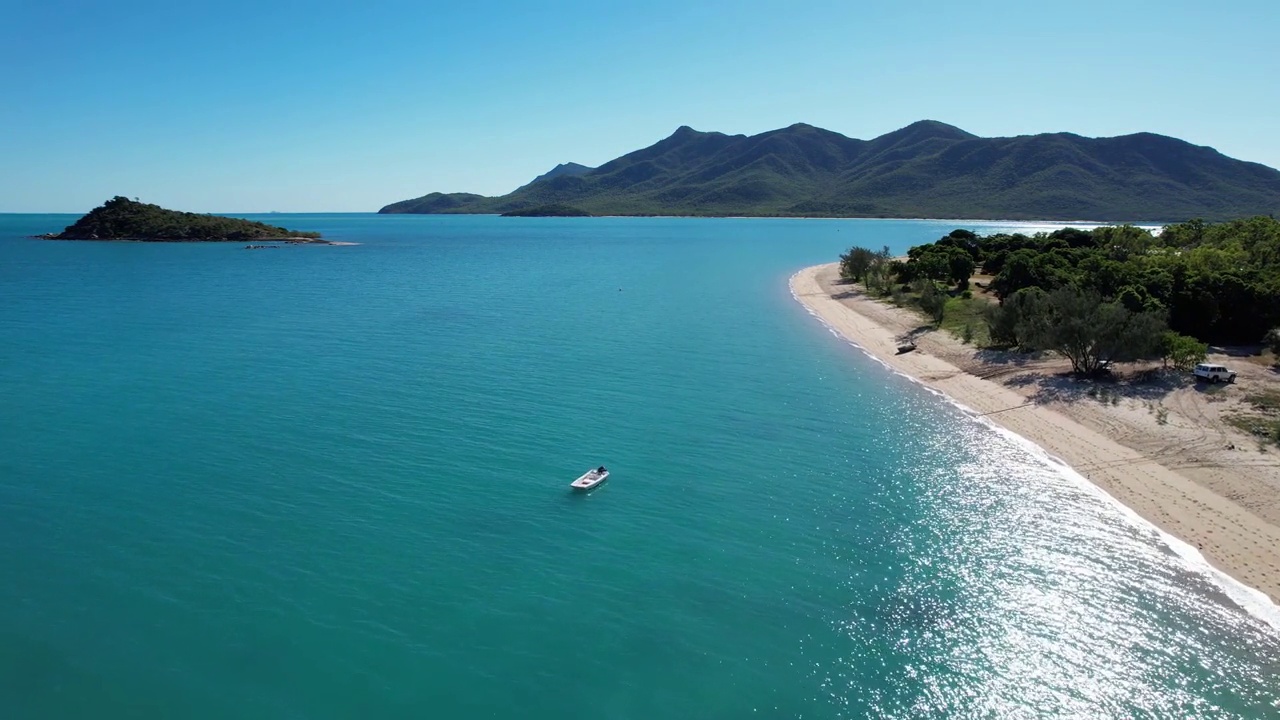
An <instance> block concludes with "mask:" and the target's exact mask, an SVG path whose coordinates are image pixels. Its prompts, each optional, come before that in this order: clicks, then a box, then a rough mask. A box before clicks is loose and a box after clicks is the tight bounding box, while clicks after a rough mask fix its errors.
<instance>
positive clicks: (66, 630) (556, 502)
mask: <svg viewBox="0 0 1280 720" xmlns="http://www.w3.org/2000/svg"><path fill="white" fill-rule="evenodd" d="M73 219H74V218H72V217H68V216H13V215H10V216H3V215H0V394H2V395H3V397H4V398H5V402H4V403H3V404H0V701H3V705H4V706H5V707H8V708H12V709H14V710H15V712H13V713H8V712H6V713H5V716H6V717H19V718H26V717H31V718H47V717H78V716H81V717H87V716H92V717H95V718H113V717H179V716H180V717H191V718H199V717H211V718H212V717H242V718H253V717H264V718H265V717H271V718H281V717H286V718H288V717H298V718H302V717H306V718H318V717H334V718H339V717H353V716H367V717H423V716H431V717H473V716H484V717H522V718H525V717H535V718H536V717H547V718H553V717H554V718H561V717H601V716H604V717H615V718H631V717H634V718H650V717H690V716H698V717H709V718H710V717H723V718H740V717H743V716H745V715H748V714H751V713H754V714H757V715H759V716H763V717H801V716H803V717H807V718H837V717H866V716H869V715H870V716H882V717H919V716H921V715H941V716H948V717H990V716H998V717H1042V716H1090V717H1135V716H1147V717H1192V716H1193V717H1268V716H1280V706H1278V705H1277V704H1276V702H1277V701H1276V697H1277V696H1280V684H1278V682H1277V679H1276V678H1277V676H1280V635H1277V633H1276V631H1274V630H1272V629H1271V628H1269V627H1268V626H1267V625H1266V624H1264V623H1262V622H1260V621H1259V620H1257V619H1256V618H1254V617H1252V616H1250V615H1249V614H1247V613H1245V612H1243V611H1242V610H1241V609H1240V608H1239V607H1238V606H1237V605H1236V604H1235V603H1234V602H1232V600H1231V599H1230V598H1229V597H1228V596H1227V595H1226V594H1225V593H1224V592H1223V591H1222V589H1221V587H1220V586H1218V585H1217V584H1215V582H1214V581H1213V580H1212V578H1211V577H1209V576H1207V575H1204V574H1202V573H1199V572H1197V571H1196V570H1195V568H1194V567H1193V566H1191V565H1189V564H1188V562H1187V561H1185V560H1183V559H1182V558H1180V557H1178V556H1177V555H1175V554H1174V553H1172V552H1171V551H1170V550H1169V548H1168V547H1167V546H1166V545H1165V544H1164V543H1162V542H1161V540H1160V538H1159V536H1158V535H1157V534H1156V533H1155V532H1154V531H1153V530H1152V529H1150V528H1149V527H1145V526H1141V525H1137V524H1135V523H1133V522H1132V521H1131V520H1130V519H1129V518H1128V517H1127V516H1126V514H1125V513H1123V512H1122V511H1120V510H1119V509H1117V508H1115V507H1114V506H1113V505H1112V504H1111V503H1109V502H1108V501H1107V500H1106V499H1105V498H1103V497H1101V496H1100V495H1099V494H1098V493H1096V492H1093V491H1091V490H1090V489H1089V488H1088V487H1087V486H1082V485H1081V484H1080V482H1079V479H1078V478H1076V477H1074V476H1073V475H1072V474H1071V473H1069V472H1064V471H1063V470H1062V469H1061V468H1059V467H1057V466H1056V465H1054V464H1053V463H1051V462H1049V461H1048V460H1046V459H1045V458H1043V457H1042V456H1040V455H1038V454H1037V453H1035V452H1032V451H1030V450H1028V449H1027V448H1026V447H1025V446H1024V445H1023V444H1022V443H1020V442H1018V441H1017V440H1016V439H1014V438H1009V437H1007V436H1005V435H1003V434H1001V433H1000V432H998V431H996V430H994V429H992V428H990V427H987V426H985V425H983V424H981V423H980V422H978V421H975V420H974V419H973V418H971V417H968V416H967V415H966V414H965V413H963V412H962V411H961V410H959V409H957V408H955V407H953V406H951V405H949V404H947V403H946V402H944V401H942V400H941V399H939V398H938V397H935V396H934V395H932V394H930V393H928V392H927V391H925V390H924V389H922V388H919V387H918V386H916V385H914V384H912V383H910V382H908V381H906V380H905V379H903V378H900V377H897V376H895V375H892V374H891V373H889V372H888V371H887V370H885V369H884V368H882V367H881V366H880V365H878V364H876V363H874V362H872V361H871V360H869V359H867V358H865V357H863V356H862V355H861V354H859V353H857V352H856V351H854V350H853V349H851V348H850V347H849V346H848V345H846V344H844V343H842V342H840V341H839V340H837V339H836V338H834V337H832V336H831V335H830V334H829V333H828V332H827V331H826V330H825V329H824V328H823V327H822V326H821V325H820V324H819V323H818V322H817V321H815V320H814V319H812V318H811V317H809V316H808V315H807V314H806V313H805V311H804V309H803V308H802V307H800V306H799V305H798V304H796V303H795V302H794V301H793V300H792V298H791V297H790V295H789V294H788V291H787V287H786V280H787V278H788V276H789V275H790V274H791V273H792V272H794V271H795V270H796V269H798V268H800V267H803V266H805V265H810V264H813V263H816V262H823V261H828V260H832V259H834V257H835V255H836V254H837V253H838V252H840V251H841V250H843V249H846V248H847V247H848V246H849V245H851V244H854V243H859V244H865V245H870V246H873V247H879V246H880V245H885V244H887V245H889V246H890V247H891V249H893V250H894V251H895V252H898V251H903V250H905V249H906V248H907V247H908V246H910V245H912V244H917V243H920V242H926V241H929V240H932V239H935V238H936V237H938V236H940V235H942V234H944V233H946V232H948V231H949V230H951V229H952V228H953V227H955V226H956V225H957V223H947V222H927V221H873V220H848V221H836V220H833V221H817V220H812V221H796V220H709V219H621V218H608V219H605V218H592V219H550V218H530V219H513V218H495V217H430V216H417V217H415V216H373V215H310V216H308V215H297V216H279V215H273V216H270V218H269V219H270V220H271V221H272V222H275V223H281V224H285V225H288V226H289V227H296V228H299V229H318V230H321V231H323V232H324V233H325V234H326V236H327V237H331V238H333V239H336V240H347V241H354V242H359V243H361V244H360V245H357V246H352V247H289V248H281V249H278V250H267V251H255V252H245V251H243V250H242V249H240V248H241V246H238V245H235V244H230V245H170V244H155V245H153V244H137V243H119V244H117V243H102V244H97V243H60V242H47V241H35V240H28V239H24V238H23V236H25V235H30V234H34V233H37V232H46V231H49V230H56V229H59V228H60V227H61V226H62V225H66V224H68V223H69V222H71V221H72V220H73ZM264 219H266V218H264ZM964 226H966V227H970V228H973V229H977V230H979V231H989V230H990V229H991V228H992V227H994V226H993V225H989V224H988V225H981V224H974V223H966V224H964ZM1033 229H1034V228H1033ZM601 463H604V464H607V465H608V466H609V467H610V469H611V470H612V471H613V476H612V477H611V478H610V480H609V482H608V483H607V484H606V485H605V486H603V487H602V488H601V489H600V490H598V491H596V492H594V493H592V494H590V495H589V496H586V497H582V496H574V495H571V494H569V493H568V489H567V484H568V482H569V481H570V480H572V479H573V478H575V477H577V476H578V475H579V474H580V473H581V472H583V471H584V470H585V469H587V468H589V467H593V466H595V465H599V464H601Z"/></svg>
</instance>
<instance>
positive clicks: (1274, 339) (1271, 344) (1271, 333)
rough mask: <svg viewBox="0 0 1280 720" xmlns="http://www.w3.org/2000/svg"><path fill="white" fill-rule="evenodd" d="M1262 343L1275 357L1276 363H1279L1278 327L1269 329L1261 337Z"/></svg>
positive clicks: (1279, 333)
mask: <svg viewBox="0 0 1280 720" xmlns="http://www.w3.org/2000/svg"><path fill="white" fill-rule="evenodd" d="M1262 342H1263V344H1265V345H1266V346H1267V347H1268V348H1270V349H1271V352H1272V353H1273V354H1274V355H1275V356H1276V360H1277V362H1280V327H1276V328H1271V329H1270V330H1268V331H1267V334H1266V335H1264V336H1263V337H1262Z"/></svg>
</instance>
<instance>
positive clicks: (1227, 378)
mask: <svg viewBox="0 0 1280 720" xmlns="http://www.w3.org/2000/svg"><path fill="white" fill-rule="evenodd" d="M1191 374H1192V375H1195V376H1196V379H1197V380H1204V381H1206V382H1211V383H1216V382H1228V383H1232V382H1235V381H1236V373H1235V371H1234V370H1228V369H1227V368H1226V366H1225V365H1217V364H1214V363H1200V364H1199V365H1196V369H1195V370H1192V371H1191Z"/></svg>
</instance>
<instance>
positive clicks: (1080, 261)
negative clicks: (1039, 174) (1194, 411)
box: [840, 217, 1280, 373]
mask: <svg viewBox="0 0 1280 720" xmlns="http://www.w3.org/2000/svg"><path fill="white" fill-rule="evenodd" d="M840 267H841V274H842V275H843V276H844V277H846V278H849V279H852V280H856V281H858V282H862V283H864V284H865V285H866V286H867V287H868V289H869V290H871V291H872V292H875V293H878V294H882V295H888V294H890V293H891V292H894V291H895V289H898V290H906V289H908V288H911V289H915V290H916V291H917V292H920V293H921V305H922V307H924V305H925V297H924V295H927V294H933V293H934V292H939V291H941V290H942V289H943V288H945V290H946V292H948V293H949V294H951V295H959V294H962V293H966V292H967V290H968V287H969V281H970V279H971V278H972V276H973V274H974V273H975V272H976V271H977V270H979V269H981V271H982V273H983V274H985V275H990V276H992V279H991V282H990V285H989V288H988V289H989V290H990V291H991V293H992V294H993V295H994V296H995V297H996V298H997V299H998V301H999V303H998V304H995V303H991V304H990V305H989V306H988V307H985V308H984V313H983V314H984V319H985V320H986V323H987V326H988V329H989V331H990V337H991V340H992V343H993V344H996V345H1003V346H1010V347H1019V348H1024V349H1053V350H1057V351H1059V352H1061V353H1062V354H1063V355H1065V356H1066V357H1068V358H1069V359H1070V360H1071V362H1072V366H1073V368H1074V369H1075V370H1076V371H1077V372H1081V373H1090V372H1094V371H1096V370H1098V369H1099V368H1101V367H1102V366H1104V365H1105V363H1107V362H1123V361H1129V360H1136V359H1139V358H1150V357H1162V358H1164V359H1165V361H1166V362H1167V363H1171V364H1173V365H1175V366H1177V367H1189V366H1191V365H1194V364H1195V362H1197V361H1198V359H1202V358H1203V357H1204V353H1205V351H1206V350H1207V344H1208V343H1215V344H1233V345H1235V344H1254V343H1258V342H1260V341H1261V342H1265V343H1267V344H1270V345H1273V346H1280V330H1278V329H1276V328H1280V221H1277V220H1275V219H1274V218H1271V217H1253V218H1247V219H1241V220H1233V221H1230V222H1224V223H1216V224H1209V223H1205V222H1202V221H1200V220H1192V221H1190V222H1185V223H1179V224H1174V225H1168V226H1165V227H1164V228H1162V229H1161V230H1160V231H1158V232H1154V233H1153V232H1151V231H1148V230H1146V229H1144V228H1139V227H1135V226H1132V225H1119V226H1107V227H1099V228H1095V229H1093V230H1081V229H1077V228H1064V229H1062V230H1057V231H1054V232H1049V233H1036V234H1033V235H1026V234H1022V233H999V234H993V235H986V236H983V235H977V234H975V233H973V232H970V231H968V230H963V229H960V230H955V231H952V232H951V233H949V234H947V235H945V236H943V237H942V238H939V239H938V240H936V241H934V242H932V243H929V244H926V245H920V246H917V247H913V248H911V250H910V251H909V252H908V254H907V257H906V258H905V259H904V260H894V259H892V258H890V257H889V253H888V250H887V248H886V249H885V250H883V251H880V252H873V251H871V250H868V249H866V248H859V247H855V248H852V249H850V251H849V252H848V253H845V254H844V255H842V256H841V265H840ZM930 288H932V292H931V291H930ZM925 309H926V311H928V310H929V308H925ZM931 314H935V317H936V318H937V319H939V320H940V319H941V315H940V314H936V313H931Z"/></svg>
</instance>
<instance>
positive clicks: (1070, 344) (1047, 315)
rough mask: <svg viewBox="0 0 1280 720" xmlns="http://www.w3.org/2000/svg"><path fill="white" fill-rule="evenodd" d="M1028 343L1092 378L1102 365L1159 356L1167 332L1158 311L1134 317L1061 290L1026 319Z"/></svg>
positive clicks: (1072, 291) (1075, 292)
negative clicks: (1056, 356)
mask: <svg viewBox="0 0 1280 720" xmlns="http://www.w3.org/2000/svg"><path fill="white" fill-rule="evenodd" d="M1025 326H1026V330H1027V333H1028V335H1029V338H1028V339H1029V340H1030V341H1031V342H1032V343H1033V344H1034V345H1035V346H1036V347H1038V348H1043V349H1048V350H1056V351H1057V352H1059V353H1061V354H1062V355H1063V356H1064V357H1066V358H1067V359H1068V360H1070V361H1071V369H1072V371H1074V372H1075V373H1077V374H1081V375H1092V374H1094V373H1096V372H1097V371H1098V369H1099V368H1100V367H1101V366H1102V363H1103V362H1127V361H1132V360H1137V359H1139V358H1142V357H1150V356H1153V355H1156V354H1158V353H1159V352H1160V338H1161V335H1162V333H1163V332H1164V331H1165V330H1166V329H1167V326H1166V324H1165V321H1164V317H1163V316H1162V315H1161V314H1159V313H1154V312H1139V313H1135V312H1132V311H1130V310H1128V309H1127V308H1125V307H1124V306H1123V305H1121V304H1120V303H1117V302H1104V301H1103V300H1102V298H1101V297H1100V296H1098V295H1097V294H1096V293H1088V292H1081V291H1079V290H1076V289H1074V288H1059V289H1057V290H1054V291H1053V292H1051V293H1049V294H1048V296H1047V297H1046V298H1045V302H1044V304H1043V306H1042V307H1041V308H1039V309H1038V312H1037V314H1036V315H1034V316H1033V317H1030V318H1026V319H1025Z"/></svg>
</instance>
